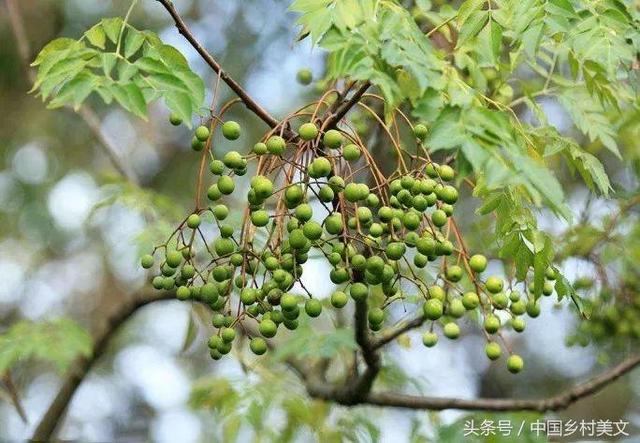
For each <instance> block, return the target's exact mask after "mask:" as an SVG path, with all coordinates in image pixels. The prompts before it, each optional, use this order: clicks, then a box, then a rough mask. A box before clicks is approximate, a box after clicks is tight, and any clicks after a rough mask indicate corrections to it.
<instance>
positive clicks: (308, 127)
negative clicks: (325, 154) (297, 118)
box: [298, 122, 318, 141]
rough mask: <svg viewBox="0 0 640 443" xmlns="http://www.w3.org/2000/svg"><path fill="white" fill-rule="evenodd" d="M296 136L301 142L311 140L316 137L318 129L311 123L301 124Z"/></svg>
mask: <svg viewBox="0 0 640 443" xmlns="http://www.w3.org/2000/svg"><path fill="white" fill-rule="evenodd" d="M298 134H299V135H300V138H301V139H303V140H307V141H309V140H313V139H314V138H316V137H317V136H318V127H317V126H316V125H314V124H313V123H311V122H308V123H303V124H302V125H300V127H299V128H298Z"/></svg>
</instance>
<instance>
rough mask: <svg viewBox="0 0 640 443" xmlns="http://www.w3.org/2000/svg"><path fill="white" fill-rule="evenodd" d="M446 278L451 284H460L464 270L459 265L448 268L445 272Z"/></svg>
mask: <svg viewBox="0 0 640 443" xmlns="http://www.w3.org/2000/svg"><path fill="white" fill-rule="evenodd" d="M445 277H446V278H447V280H449V281H450V282H454V283H456V282H459V281H460V280H462V268H461V267H460V266H458V265H453V266H449V267H447V270H446V272H445Z"/></svg>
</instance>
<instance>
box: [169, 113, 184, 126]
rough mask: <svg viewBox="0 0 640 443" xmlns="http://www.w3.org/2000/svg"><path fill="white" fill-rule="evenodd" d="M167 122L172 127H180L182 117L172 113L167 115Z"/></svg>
mask: <svg viewBox="0 0 640 443" xmlns="http://www.w3.org/2000/svg"><path fill="white" fill-rule="evenodd" d="M169 122H170V123H171V124H172V125H173V126H180V125H181V124H182V117H180V116H179V115H178V114H176V113H175V112H172V113H171V114H169Z"/></svg>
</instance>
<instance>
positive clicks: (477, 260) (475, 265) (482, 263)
mask: <svg viewBox="0 0 640 443" xmlns="http://www.w3.org/2000/svg"><path fill="white" fill-rule="evenodd" d="M469 267H470V268H471V270H473V271H474V272H484V270H485V269H487V257H485V256H484V255H481V254H475V255H473V256H472V257H471V258H470V259H469Z"/></svg>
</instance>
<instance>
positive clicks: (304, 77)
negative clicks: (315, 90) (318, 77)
mask: <svg viewBox="0 0 640 443" xmlns="http://www.w3.org/2000/svg"><path fill="white" fill-rule="evenodd" d="M296 80H298V83H300V84H301V85H305V86H306V85H308V84H310V83H311V82H312V81H313V74H312V73H311V70H309V69H307V68H303V69H300V70H299V71H298V73H297V74H296Z"/></svg>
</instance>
